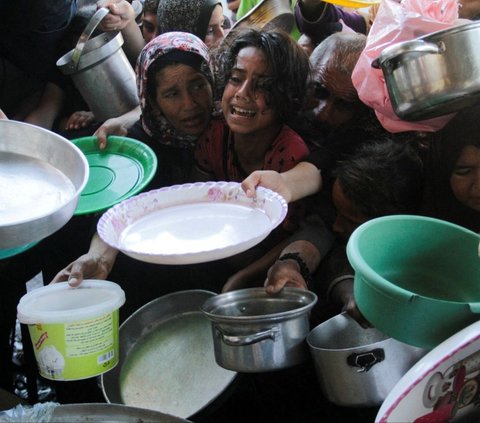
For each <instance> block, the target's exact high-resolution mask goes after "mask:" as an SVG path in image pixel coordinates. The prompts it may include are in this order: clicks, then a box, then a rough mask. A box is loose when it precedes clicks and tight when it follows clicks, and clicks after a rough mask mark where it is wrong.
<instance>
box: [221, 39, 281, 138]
mask: <svg viewBox="0 0 480 423" xmlns="http://www.w3.org/2000/svg"><path fill="white" fill-rule="evenodd" d="M268 76H270V73H269V66H268V63H267V60H266V58H265V56H264V54H263V53H262V51H261V50H259V49H258V48H256V47H245V48H243V49H242V50H240V51H239V53H238V56H237V60H236V62H235V65H234V66H233V69H232V72H231V75H230V78H229V80H228V82H227V85H226V86H225V89H224V91H223V96H222V109H223V114H224V116H225V120H226V122H227V124H228V126H229V127H230V129H231V130H232V132H234V133H238V134H245V135H246V134H252V133H255V132H260V131H262V132H264V131H265V130H269V129H270V128H272V130H275V131H276V130H277V129H278V126H277V125H278V123H277V116H276V113H275V110H273V109H272V107H271V106H270V105H269V93H268V91H266V90H265V89H263V88H262V82H263V81H264V80H265V78H266V77H268ZM273 128H274V129H273Z"/></svg>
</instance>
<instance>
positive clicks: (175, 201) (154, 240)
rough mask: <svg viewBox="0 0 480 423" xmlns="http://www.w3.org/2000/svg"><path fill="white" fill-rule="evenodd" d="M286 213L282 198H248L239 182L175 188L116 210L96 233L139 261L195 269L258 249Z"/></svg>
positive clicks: (262, 193)
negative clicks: (179, 265) (194, 266)
mask: <svg viewBox="0 0 480 423" xmlns="http://www.w3.org/2000/svg"><path fill="white" fill-rule="evenodd" d="M287 208H288V206H287V203H286V201H285V200H284V198H283V197H282V196H280V195H279V194H277V193H275V192H273V191H271V190H269V189H266V188H261V187H260V188H257V193H256V196H255V197H254V198H249V197H247V196H246V194H245V193H244V191H243V190H242V188H241V186H240V184H239V183H238V182H199V183H191V184H184V185H174V186H171V187H165V188H160V189H157V190H153V191H149V192H145V193H142V194H139V195H137V196H134V197H131V198H129V199H128V200H125V201H123V202H121V203H119V204H117V205H116V206H114V207H112V208H111V209H109V210H108V211H107V212H106V213H104V214H103V216H102V217H101V218H100V220H99V222H98V225H97V231H98V234H99V235H100V237H101V238H102V239H103V240H104V241H105V242H106V243H107V244H109V245H110V246H112V247H114V248H116V249H118V250H120V251H122V252H123V253H125V254H127V255H129V256H130V257H133V258H135V259H138V260H141V261H145V262H148V263H157V264H192V263H200V262H208V261H212V260H218V259H221V258H225V257H229V256H232V255H235V254H238V253H241V252H243V251H245V250H247V249H249V248H251V247H253V246H255V245H256V244H258V243H259V242H261V241H262V240H264V239H265V238H266V237H267V235H268V234H269V233H270V232H271V231H272V230H273V229H274V228H276V227H277V226H278V225H279V224H280V223H281V222H282V221H283V219H284V218H285V216H286V214H287Z"/></svg>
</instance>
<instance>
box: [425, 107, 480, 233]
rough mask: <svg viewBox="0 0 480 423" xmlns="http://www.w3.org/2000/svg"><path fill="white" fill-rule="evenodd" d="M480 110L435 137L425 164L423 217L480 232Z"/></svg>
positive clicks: (464, 114)
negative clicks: (433, 218) (424, 215)
mask: <svg viewBox="0 0 480 423" xmlns="http://www.w3.org/2000/svg"><path fill="white" fill-rule="evenodd" d="M479 134H480V106H475V107H471V108H469V109H465V110H461V111H459V112H458V113H457V115H456V116H455V117H454V118H453V119H452V120H451V121H450V122H449V123H448V124H447V125H446V126H445V128H443V129H442V130H441V131H440V132H438V133H436V134H435V138H434V140H433V141H432V143H431V145H430V148H429V150H428V153H427V157H426V163H425V179H426V180H425V194H424V205H423V213H424V214H426V215H428V216H432V217H435V218H438V219H442V220H446V221H448V222H451V223H454V224H457V225H460V226H463V227H465V228H467V229H470V230H472V231H475V232H480V136H479Z"/></svg>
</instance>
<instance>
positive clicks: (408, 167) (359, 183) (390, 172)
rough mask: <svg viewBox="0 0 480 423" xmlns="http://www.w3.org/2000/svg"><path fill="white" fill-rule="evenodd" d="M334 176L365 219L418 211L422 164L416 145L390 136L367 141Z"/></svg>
mask: <svg viewBox="0 0 480 423" xmlns="http://www.w3.org/2000/svg"><path fill="white" fill-rule="evenodd" d="M335 176H336V177H337V180H338V182H339V184H340V187H341V188H342V191H343V193H344V195H345V196H346V197H347V198H348V199H349V200H350V201H351V202H352V203H354V204H355V205H356V206H357V207H358V208H359V210H360V211H361V212H362V214H363V215H364V216H368V217H370V218H374V217H380V216H386V215H390V214H413V213H416V212H417V211H418V208H419V205H420V200H421V196H422V186H423V184H422V177H423V163H422V160H421V158H420V155H419V153H418V150H417V147H415V144H414V143H413V142H412V143H411V142H408V141H405V140H402V141H396V140H393V139H391V138H388V137H385V138H379V139H376V140H373V141H370V142H367V143H365V144H363V145H362V146H361V147H359V149H357V150H356V152H355V153H354V154H353V155H352V156H350V157H349V158H348V159H346V160H345V161H342V162H340V163H339V165H338V166H337V168H336V170H335Z"/></svg>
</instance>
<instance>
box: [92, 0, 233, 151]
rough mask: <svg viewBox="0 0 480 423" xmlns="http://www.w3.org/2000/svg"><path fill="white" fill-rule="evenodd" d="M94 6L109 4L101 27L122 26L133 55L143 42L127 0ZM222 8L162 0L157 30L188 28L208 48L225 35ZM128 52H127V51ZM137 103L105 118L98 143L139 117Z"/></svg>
mask: <svg viewBox="0 0 480 423" xmlns="http://www.w3.org/2000/svg"><path fill="white" fill-rule="evenodd" d="M97 6H98V7H100V6H102V7H108V8H109V9H110V13H109V14H108V15H107V16H106V17H105V18H104V19H103V20H102V22H101V26H102V29H103V30H104V31H115V30H121V31H122V35H123V37H124V39H125V44H124V46H123V49H124V51H125V53H126V54H127V56H129V57H130V60H132V55H133V57H135V59H136V58H137V57H138V56H139V53H140V51H141V49H142V48H143V46H144V45H145V40H144V39H143V37H142V36H141V32H140V29H139V28H138V25H137V24H136V23H135V19H134V14H133V8H132V6H131V4H130V3H129V2H128V1H127V0H101V1H100V2H98V3H97ZM224 19H225V17H224V16H223V8H222V3H221V1H218V0H161V1H160V2H159V4H158V9H157V25H158V34H163V33H165V32H170V31H182V32H189V33H192V34H194V35H196V36H197V37H198V38H200V39H201V40H202V41H204V42H205V44H206V45H207V47H208V48H211V47H212V46H213V45H215V44H216V43H218V42H219V41H220V40H221V39H223V37H224V31H223V25H224ZM129 52H130V53H129ZM139 114H140V107H136V108H135V109H133V110H131V111H129V112H127V113H125V114H124V115H122V116H118V117H115V118H112V119H109V120H107V121H106V122H104V123H103V124H102V125H101V126H100V127H99V128H98V129H97V130H96V131H95V133H94V135H96V136H97V137H98V144H99V147H100V148H101V149H102V148H105V146H106V144H107V136H108V135H120V136H124V135H125V134H126V132H127V128H129V127H130V126H131V125H132V124H133V123H134V122H135V121H136V120H137V119H138V117H139Z"/></svg>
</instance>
